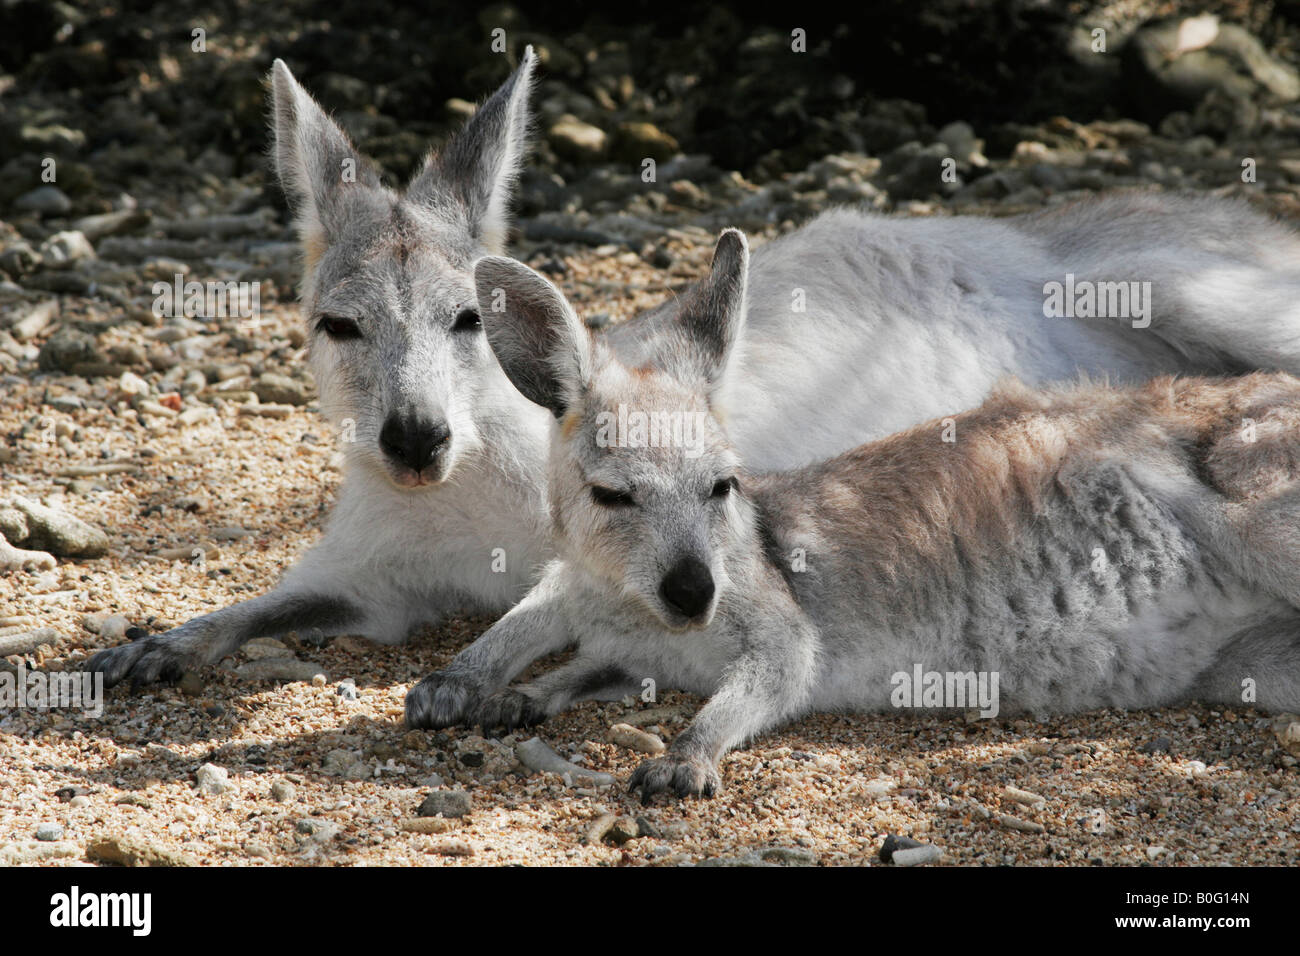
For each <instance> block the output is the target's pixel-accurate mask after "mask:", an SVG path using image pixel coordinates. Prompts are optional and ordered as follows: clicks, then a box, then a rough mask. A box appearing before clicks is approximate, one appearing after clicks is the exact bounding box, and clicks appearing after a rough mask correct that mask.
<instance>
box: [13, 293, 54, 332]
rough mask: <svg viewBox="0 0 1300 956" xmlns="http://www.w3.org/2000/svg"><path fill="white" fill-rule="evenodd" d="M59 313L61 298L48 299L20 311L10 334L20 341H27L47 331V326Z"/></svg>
mask: <svg viewBox="0 0 1300 956" xmlns="http://www.w3.org/2000/svg"><path fill="white" fill-rule="evenodd" d="M58 314H59V300H58V299H46V300H45V301H44V302H40V303H37V304H36V305H33V306H31V307H29V308H26V309H23V310H22V311H21V312H19V313H18V317H17V318H16V319H14V322H13V324H12V325H10V326H9V334H10V335H12V336H13V337H14V338H15V339H17V340H18V341H19V342H26V341H27V340H28V339H32V338H35V337H36V336H38V335H40V334H41V333H42V332H44V331H45V328H46V326H48V325H49V324H50V322H51V321H52V320H53V319H54V317H55V316H56V315H58Z"/></svg>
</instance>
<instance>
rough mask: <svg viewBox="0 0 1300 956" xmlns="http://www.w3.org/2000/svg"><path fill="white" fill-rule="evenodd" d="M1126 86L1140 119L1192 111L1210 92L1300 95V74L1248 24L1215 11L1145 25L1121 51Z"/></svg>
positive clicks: (1247, 96) (1246, 97)
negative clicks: (1227, 20) (1239, 23)
mask: <svg viewBox="0 0 1300 956" xmlns="http://www.w3.org/2000/svg"><path fill="white" fill-rule="evenodd" d="M1121 65H1122V67H1123V71H1124V74H1125V78H1126V85H1127V86H1128V88H1129V92H1130V94H1131V96H1132V98H1133V100H1134V106H1135V107H1136V109H1137V110H1138V112H1139V114H1140V116H1141V118H1143V119H1148V120H1150V121H1156V120H1159V119H1160V118H1162V117H1164V116H1165V115H1166V114H1168V113H1170V112H1172V111H1175V110H1183V109H1190V108H1192V107H1194V106H1196V105H1197V104H1198V103H1200V102H1201V100H1202V99H1204V98H1205V97H1206V96H1207V95H1209V94H1211V93H1216V94H1219V95H1221V96H1223V97H1225V98H1227V99H1228V100H1231V101H1233V102H1238V103H1242V104H1252V103H1257V102H1259V101H1260V100H1261V99H1268V98H1272V99H1274V100H1278V101H1282V102H1291V101H1293V100H1295V99H1297V98H1298V97H1300V74H1297V72H1296V70H1295V69H1294V68H1292V67H1291V66H1289V65H1288V64H1286V63H1283V62H1282V61H1280V60H1278V59H1275V58H1274V57H1272V56H1270V55H1269V53H1268V52H1267V51H1266V50H1265V49H1264V47H1263V45H1262V44H1261V43H1260V42H1259V40H1257V39H1256V38H1255V37H1254V36H1252V35H1251V34H1250V33H1249V32H1248V31H1247V30H1245V29H1244V28H1242V27H1240V26H1237V25H1236V24H1232V23H1222V22H1220V21H1219V18H1218V17H1216V16H1214V15H1212V14H1205V15H1202V16H1195V17H1172V18H1168V19H1164V20H1156V21H1151V22H1149V23H1146V24H1144V25H1143V26H1142V27H1140V28H1139V29H1138V30H1137V31H1136V32H1135V33H1134V34H1133V36H1132V37H1130V38H1129V41H1128V43H1126V44H1125V46H1124V49H1123V51H1122V52H1121Z"/></svg>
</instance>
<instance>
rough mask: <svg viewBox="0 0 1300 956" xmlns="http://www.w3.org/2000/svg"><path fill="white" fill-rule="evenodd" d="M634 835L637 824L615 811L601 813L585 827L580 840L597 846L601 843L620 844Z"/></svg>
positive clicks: (635, 835)
mask: <svg viewBox="0 0 1300 956" xmlns="http://www.w3.org/2000/svg"><path fill="white" fill-rule="evenodd" d="M636 837H637V826H636V824H635V823H634V822H632V821H631V820H628V819H627V818H626V817H620V816H619V815H618V814H617V813H603V814H601V815H600V816H598V817H596V819H595V820H593V821H592V823H591V825H590V826H588V827H587V830H586V832H585V833H584V834H583V837H582V842H583V843H585V844H587V845H588V846H599V845H600V844H602V843H608V844H612V845H613V846H622V845H623V844H624V843H627V842H628V841H629V840H635V839H636Z"/></svg>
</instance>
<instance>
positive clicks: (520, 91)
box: [407, 46, 537, 254]
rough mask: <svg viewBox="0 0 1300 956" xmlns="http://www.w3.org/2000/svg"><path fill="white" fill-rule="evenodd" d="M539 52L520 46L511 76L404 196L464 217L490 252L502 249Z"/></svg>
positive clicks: (525, 142)
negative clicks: (517, 59) (517, 62)
mask: <svg viewBox="0 0 1300 956" xmlns="http://www.w3.org/2000/svg"><path fill="white" fill-rule="evenodd" d="M536 65H537V56H536V55H535V54H534V53H533V48H532V47H531V46H530V47H526V48H525V49H524V56H523V59H521V60H520V61H519V66H518V67H517V68H516V69H515V71H514V72H513V73H511V74H510V77H509V79H507V80H506V81H505V83H503V84H501V87H500V88H499V89H498V90H497V91H496V92H495V93H493V94H492V95H491V96H490V97H488V100H487V102H485V103H484V104H483V105H482V106H480V107H479V108H478V110H477V112H475V113H474V115H473V116H472V117H470V120H469V122H468V123H466V124H465V128H464V129H463V130H461V131H460V132H459V133H458V134H457V135H455V136H454V137H452V139H451V141H450V142H449V143H448V144H447V146H446V147H445V148H444V149H443V150H442V151H441V152H440V153H434V154H431V155H430V156H429V158H428V159H427V160H426V161H425V164H424V168H423V169H422V170H421V171H420V173H419V174H418V175H417V176H416V177H415V178H414V179H413V180H412V181H411V184H410V186H408V187H407V196H408V197H409V198H410V199H412V200H414V201H416V202H421V203H424V204H425V205H428V206H432V207H434V208H440V209H444V210H446V211H447V212H449V213H451V214H453V215H456V216H457V217H458V218H463V219H464V221H465V224H466V226H467V227H468V229H469V233H470V235H471V236H472V237H473V238H474V239H475V240H476V241H477V242H479V243H480V244H482V246H483V247H484V248H485V249H487V250H488V251H489V252H492V253H494V254H499V253H502V252H504V251H505V245H506V232H507V231H508V229H509V225H510V223H509V218H510V201H511V199H512V198H513V196H514V190H515V182H516V180H518V178H519V167H520V164H521V163H522V162H523V159H524V153H525V151H526V150H527V148H528V119H529V112H528V96H529V93H530V92H531V90H532V81H533V70H534V68H535V67H536Z"/></svg>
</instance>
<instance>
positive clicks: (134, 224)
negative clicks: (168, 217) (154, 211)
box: [72, 209, 152, 242]
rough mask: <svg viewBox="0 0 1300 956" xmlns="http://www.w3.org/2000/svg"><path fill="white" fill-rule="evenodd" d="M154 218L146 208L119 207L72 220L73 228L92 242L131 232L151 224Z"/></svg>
mask: <svg viewBox="0 0 1300 956" xmlns="http://www.w3.org/2000/svg"><path fill="white" fill-rule="evenodd" d="M151 218H152V216H151V215H150V213H149V211H148V210H146V209H118V210H115V211H113V212H105V213H100V214H98V215H95V216H82V217H81V218H80V219H74V220H73V221H72V228H73V229H75V230H77V231H78V232H80V233H81V234H83V235H84V236H85V237H86V238H87V239H89V240H91V241H92V242H93V241H94V240H96V239H102V238H103V237H104V236H113V235H116V234H118V233H120V232H131V231H133V230H136V229H140V228H143V227H144V226H147V225H149V220H150V219H151Z"/></svg>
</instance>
